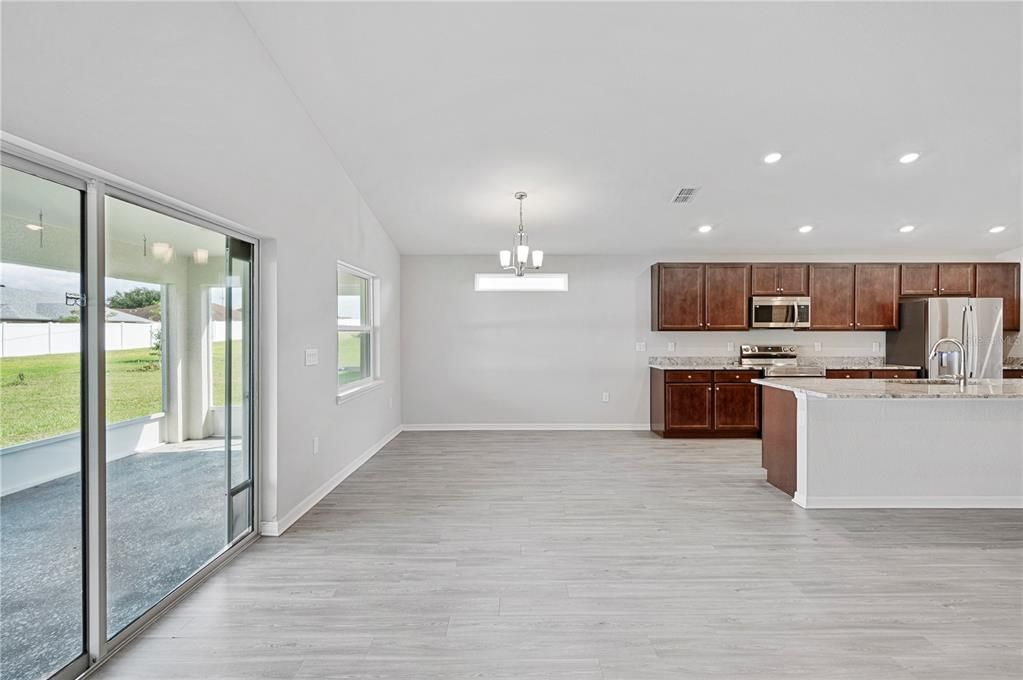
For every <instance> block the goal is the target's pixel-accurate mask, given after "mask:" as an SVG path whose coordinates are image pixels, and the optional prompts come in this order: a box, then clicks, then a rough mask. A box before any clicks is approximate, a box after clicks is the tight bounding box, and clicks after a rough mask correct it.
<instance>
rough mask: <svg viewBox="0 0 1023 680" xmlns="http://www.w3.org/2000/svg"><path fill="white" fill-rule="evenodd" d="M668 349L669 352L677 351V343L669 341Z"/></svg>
mask: <svg viewBox="0 0 1023 680" xmlns="http://www.w3.org/2000/svg"><path fill="white" fill-rule="evenodd" d="M668 351H669V352H674V351H675V343H673V342H669V343H668Z"/></svg>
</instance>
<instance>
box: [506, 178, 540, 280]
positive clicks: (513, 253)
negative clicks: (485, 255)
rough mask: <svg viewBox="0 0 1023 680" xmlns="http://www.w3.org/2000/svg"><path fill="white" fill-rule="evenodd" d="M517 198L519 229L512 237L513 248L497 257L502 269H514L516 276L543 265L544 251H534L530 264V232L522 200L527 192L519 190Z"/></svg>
mask: <svg viewBox="0 0 1023 680" xmlns="http://www.w3.org/2000/svg"><path fill="white" fill-rule="evenodd" d="M515 198H516V200H518V202H519V230H518V231H517V232H516V233H515V236H514V238H513V239H512V249H511V250H501V251H499V252H498V253H497V259H498V261H499V262H500V263H501V269H506V270H509V271H512V272H514V273H515V276H525V275H526V272H527V271H536V270H538V269H540V267H542V266H543V251H542V250H534V251H532V253H533V264H532V266H530V264H529V253H530V249H529V234H527V233H526V226H525V221H524V220H523V218H522V202H523V201H524V200H526V192H525V191H519V192H517V193H516V194H515Z"/></svg>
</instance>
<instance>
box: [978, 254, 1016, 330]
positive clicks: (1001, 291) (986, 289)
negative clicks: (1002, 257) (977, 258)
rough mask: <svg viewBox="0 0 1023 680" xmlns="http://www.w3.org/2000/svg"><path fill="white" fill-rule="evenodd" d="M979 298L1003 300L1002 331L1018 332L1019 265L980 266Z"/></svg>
mask: <svg viewBox="0 0 1023 680" xmlns="http://www.w3.org/2000/svg"><path fill="white" fill-rule="evenodd" d="M976 275H977V297H1000V298H1002V329H1003V330H1007V331H1018V330H1019V329H1020V323H1019V307H1020V294H1019V263H1018V262H1004V263H1003V262H997V263H991V264H978V265H977V270H976Z"/></svg>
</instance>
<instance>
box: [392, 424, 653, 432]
mask: <svg viewBox="0 0 1023 680" xmlns="http://www.w3.org/2000/svg"><path fill="white" fill-rule="evenodd" d="M402 429H403V430H404V431H405V432H459V431H489V430H540V431H548V430H618V431H630V432H631V431H637V430H649V429H650V423H418V424H412V425H402Z"/></svg>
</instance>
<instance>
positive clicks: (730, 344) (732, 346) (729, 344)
mask: <svg viewBox="0 0 1023 680" xmlns="http://www.w3.org/2000/svg"><path fill="white" fill-rule="evenodd" d="M728 351H729V352H734V351H735V343H734V342H730V343H728Z"/></svg>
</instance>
